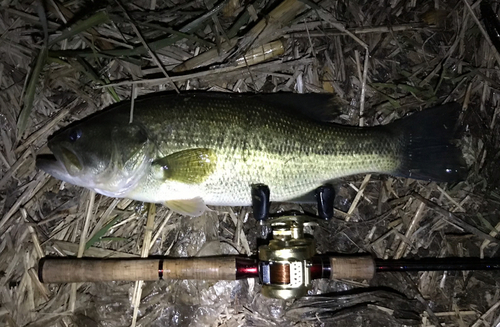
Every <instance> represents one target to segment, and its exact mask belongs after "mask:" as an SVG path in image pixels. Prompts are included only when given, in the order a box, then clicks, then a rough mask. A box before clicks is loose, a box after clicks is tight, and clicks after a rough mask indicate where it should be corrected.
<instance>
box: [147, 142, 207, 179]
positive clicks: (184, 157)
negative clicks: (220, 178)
mask: <svg viewBox="0 0 500 327" xmlns="http://www.w3.org/2000/svg"><path fill="white" fill-rule="evenodd" d="M216 165H217V155H216V154H215V151H214V150H212V149H205V148H196V149H189V150H183V151H179V152H175V153H172V154H170V155H168V156H166V157H163V158H160V159H156V160H155V161H153V164H152V167H153V169H154V174H155V177H156V178H157V179H160V180H163V181H166V180H173V181H177V182H181V183H186V184H197V183H202V182H203V181H205V180H206V179H207V178H208V176H210V175H211V174H212V173H213V172H214V171H215V167H216Z"/></svg>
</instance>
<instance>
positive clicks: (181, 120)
mask: <svg viewBox="0 0 500 327" xmlns="http://www.w3.org/2000/svg"><path fill="white" fill-rule="evenodd" d="M334 99H335V98H334V97H332V96H330V95H325V94H307V95H299V94H280V93H278V94H265V95H262V94H261V95H240V94H236V95H235V94H219V93H206V92H205V93H188V94H180V95H177V94H156V95H153V96H146V97H143V98H139V99H136V100H135V109H134V114H133V117H132V122H130V119H131V117H130V102H129V101H124V102H120V103H118V104H116V105H113V106H111V107H110V108H108V109H105V110H103V111H101V112H98V113H97V114H94V115H92V116H90V117H88V118H86V119H83V120H82V121H79V122H76V123H74V124H72V125H70V126H68V127H66V128H64V129H62V130H60V131H58V132H56V133H55V134H54V135H53V136H51V137H50V138H49V140H48V146H49V148H50V150H51V151H52V153H53V155H40V156H39V157H38V158H37V166H38V167H39V168H40V169H42V170H44V171H45V172H47V173H49V174H51V175H52V176H54V177H56V178H58V179H61V180H63V181H66V182H68V183H71V184H75V185H78V186H83V187H86V188H89V189H93V190H94V191H96V192H97V193H100V194H104V195H107V196H110V197H125V198H130V199H134V200H138V201H145V202H152V203H163V204H165V205H167V206H168V207H170V208H171V209H172V210H174V211H177V212H179V213H183V214H187V215H192V216H197V215H200V214H201V213H203V211H204V210H205V209H206V205H228V206H248V205H251V202H252V199H251V185H253V184H257V183H263V184H266V185H268V186H269V188H270V190H271V201H293V200H294V199H297V198H299V197H301V196H303V195H304V194H306V193H308V192H311V191H312V190H314V189H316V188H317V187H319V186H321V185H323V184H324V183H325V182H328V181H331V180H333V179H335V178H339V177H342V176H349V175H353V174H360V173H380V174H390V175H395V176H401V177H410V178H415V179H423V180H434V181H441V182H449V181H457V180H460V179H462V178H463V177H464V173H465V165H464V164H463V158H462V154H461V152H460V150H459V149H458V148H457V147H455V146H454V145H453V144H452V143H453V142H452V139H453V135H454V133H453V130H454V125H455V124H456V121H457V118H458V115H459V112H460V106H459V105H458V104H456V103H451V104H446V105H443V106H440V107H436V108H434V109H430V110H426V111H422V112H418V113H415V114H413V115H410V116H409V117H406V118H403V119H401V120H399V121H396V122H394V123H391V124H388V125H384V126H377V127H367V128H358V127H349V126H342V125H338V124H333V123H329V122H325V121H322V120H321V119H320V118H319V117H318V115H317V114H316V113H318V112H323V113H325V112H328V111H329V110H331V109H332V107H335V100H334ZM305 108H310V109H311V110H310V112H311V113H313V112H314V114H311V115H307V114H304V112H308V110H307V109H305Z"/></svg>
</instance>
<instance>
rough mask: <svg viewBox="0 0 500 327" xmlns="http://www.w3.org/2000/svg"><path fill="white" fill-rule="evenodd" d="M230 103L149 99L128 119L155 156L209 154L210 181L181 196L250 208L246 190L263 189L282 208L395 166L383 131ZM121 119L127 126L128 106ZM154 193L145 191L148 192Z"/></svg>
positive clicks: (393, 148)
mask: <svg viewBox="0 0 500 327" xmlns="http://www.w3.org/2000/svg"><path fill="white" fill-rule="evenodd" d="M237 100H238V99H228V98H217V97H214V98H211V99H210V102H207V99H205V98H200V97H192V98H184V99H182V98H179V99H178V100H173V101H169V102H168V103H167V102H162V101H159V100H156V99H154V100H152V101H151V103H144V104H143V106H144V108H141V110H136V112H135V113H134V120H135V121H138V122H141V123H142V124H143V125H144V126H146V129H147V131H148V135H153V137H154V138H155V139H156V142H157V143H158V150H159V153H158V154H157V156H158V157H162V156H166V155H168V154H170V153H173V152H178V151H182V150H185V149H191V148H212V149H214V150H215V152H216V154H217V159H218V160H217V168H216V169H215V172H214V174H213V175H212V176H210V177H209V178H208V179H207V180H206V181H205V182H204V183H202V184H201V185H190V186H189V187H185V188H184V190H183V192H186V194H198V195H199V196H201V197H203V198H204V199H205V201H206V202H207V203H211V204H215V205H249V204H250V203H251V197H250V192H249V189H250V185H252V184H256V183H264V184H266V185H268V186H269V187H270V189H271V200H272V201H285V200H290V199H293V198H296V197H299V196H301V195H303V194H304V193H306V192H308V191H309V190H311V189H313V188H315V187H318V186H320V185H322V184H323V183H324V182H326V181H328V180H331V179H334V178H337V177H340V176H346V175H351V174H356V173H362V172H371V171H378V172H391V171H393V170H394V169H395V168H396V167H397V166H398V165H399V159H398V156H399V153H398V149H397V147H398V144H397V140H394V139H393V138H391V135H390V133H389V131H386V130H384V129H382V128H378V129H372V130H365V129H357V128H345V127H342V126H338V125H332V124H325V123H323V124H322V123H319V122H316V121H313V120H309V119H304V117H298V116H296V115H290V114H286V113H284V112H283V111H281V110H277V109H276V108H271V107H270V106H266V105H265V104H262V103H260V102H259V101H252V100H249V101H245V102H244V103H238V102H237ZM136 106H137V104H136ZM121 114H122V115H125V116H127V117H125V118H127V119H128V107H126V106H124V108H123V109H122V110H121ZM125 118H124V119H125ZM151 182H152V183H153V182H155V181H151ZM158 187H160V186H155V187H152V186H151V185H148V187H147V188H149V189H150V190H151V191H153V192H155V191H154V190H155V189H157V188H158ZM178 191H180V190H178ZM141 192H148V191H147V190H146V187H145V188H144V189H143V190H141ZM155 193H156V192H155ZM152 196H154V195H153V194H151V195H149V196H148V197H152Z"/></svg>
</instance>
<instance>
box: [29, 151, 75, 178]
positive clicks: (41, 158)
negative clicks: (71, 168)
mask: <svg viewBox="0 0 500 327" xmlns="http://www.w3.org/2000/svg"><path fill="white" fill-rule="evenodd" d="M36 167H37V168H38V169H40V170H43V171H44V172H46V173H47V174H49V175H52V176H54V177H57V178H59V177H60V176H61V175H65V174H68V172H67V170H66V167H65V166H64V164H63V163H62V162H61V161H59V160H57V158H56V156H55V155H53V154H51V153H50V154H39V155H37V156H36Z"/></svg>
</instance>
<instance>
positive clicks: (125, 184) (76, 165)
mask: <svg viewBox="0 0 500 327" xmlns="http://www.w3.org/2000/svg"><path fill="white" fill-rule="evenodd" d="M150 145H151V142H150V141H149V139H148V135H147V133H146V131H145V130H144V129H143V128H142V127H141V126H140V125H138V124H134V123H132V124H129V123H128V122H121V123H120V122H117V121H113V120H112V119H99V117H96V119H91V120H89V121H87V122H82V123H77V124H75V125H74V126H68V127H66V128H64V129H62V130H60V131H58V132H56V133H55V134H54V135H52V136H51V137H49V140H48V147H49V149H50V150H51V152H52V154H49V155H39V156H38V157H37V167H38V168H39V169H41V170H43V171H45V172H47V173H48V174H50V175H52V176H54V177H55V178H58V179H60V180H62V181H65V182H68V183H71V184H74V185H78V186H82V187H86V188H89V189H93V190H95V191H96V192H98V193H101V194H104V195H108V196H113V197H123V196H124V195H126V193H127V192H128V191H129V190H130V189H131V188H133V187H134V186H135V185H136V184H137V182H138V181H139V179H141V178H142V177H143V176H144V175H145V171H146V169H147V168H146V167H147V165H148V164H149V162H150V160H149V159H150V154H151V151H150V150H151V146H150Z"/></svg>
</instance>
